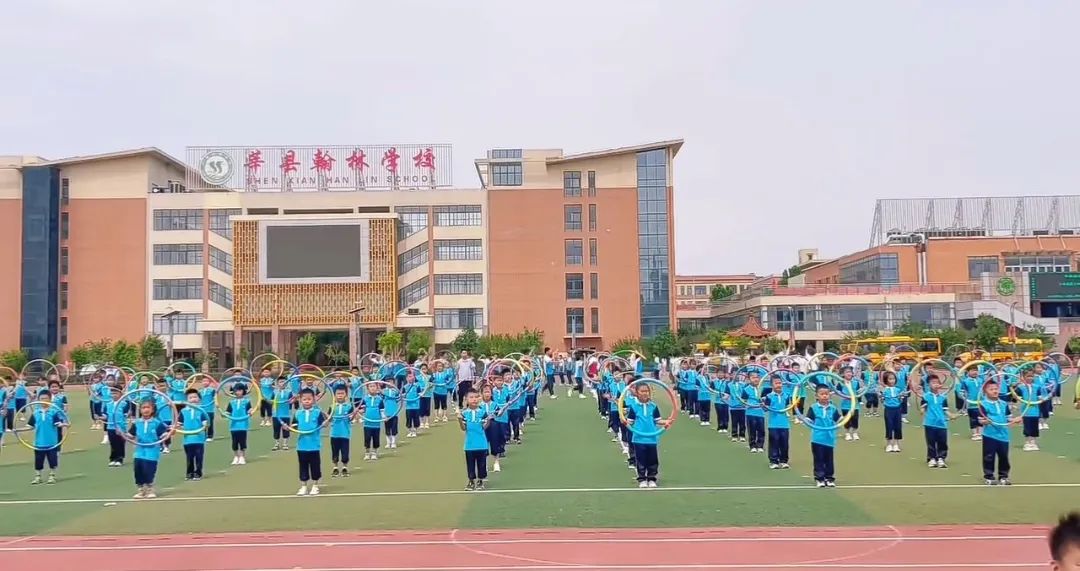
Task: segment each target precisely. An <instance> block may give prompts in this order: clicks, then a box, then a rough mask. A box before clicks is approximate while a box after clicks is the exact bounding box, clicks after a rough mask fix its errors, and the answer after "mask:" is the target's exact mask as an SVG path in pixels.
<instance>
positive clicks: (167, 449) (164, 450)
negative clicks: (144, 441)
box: [161, 446, 169, 454]
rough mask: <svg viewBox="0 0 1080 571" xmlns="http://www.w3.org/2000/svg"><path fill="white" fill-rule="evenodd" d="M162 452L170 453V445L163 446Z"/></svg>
mask: <svg viewBox="0 0 1080 571" xmlns="http://www.w3.org/2000/svg"><path fill="white" fill-rule="evenodd" d="M161 453H162V454H168V453H169V447H168V446H166V447H165V448H162V449H161Z"/></svg>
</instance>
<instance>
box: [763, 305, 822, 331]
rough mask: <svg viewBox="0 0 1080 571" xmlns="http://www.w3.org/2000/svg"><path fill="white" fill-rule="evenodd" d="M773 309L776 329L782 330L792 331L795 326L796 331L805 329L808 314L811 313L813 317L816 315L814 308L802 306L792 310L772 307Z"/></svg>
mask: <svg viewBox="0 0 1080 571" xmlns="http://www.w3.org/2000/svg"><path fill="white" fill-rule="evenodd" d="M771 311H772V313H773V314H772V315H771V317H772V318H773V319H774V320H775V323H776V329H778V330H780V331H791V330H792V328H794V329H795V331H805V330H806V315H807V314H808V313H809V314H810V317H811V318H813V316H814V310H813V308H811V309H809V310H806V309H802V308H796V309H791V310H788V309H772V310H771ZM793 320H794V322H793Z"/></svg>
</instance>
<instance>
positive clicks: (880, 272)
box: [839, 254, 900, 284]
mask: <svg viewBox="0 0 1080 571" xmlns="http://www.w3.org/2000/svg"><path fill="white" fill-rule="evenodd" d="M839 282H840V283H842V284H898V283H900V261H899V258H898V256H897V255H896V254H878V255H875V256H868V257H866V258H862V259H860V260H856V261H854V262H851V263H849V264H844V265H842V266H840V275H839Z"/></svg>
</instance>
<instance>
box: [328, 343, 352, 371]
mask: <svg viewBox="0 0 1080 571" xmlns="http://www.w3.org/2000/svg"><path fill="white" fill-rule="evenodd" d="M323 354H324V355H326V362H328V363H330V364H331V365H334V366H337V367H340V366H342V365H348V364H349V351H348V350H347V349H345V348H344V347H342V345H341V343H331V344H330V345H327V346H326V348H325V349H323Z"/></svg>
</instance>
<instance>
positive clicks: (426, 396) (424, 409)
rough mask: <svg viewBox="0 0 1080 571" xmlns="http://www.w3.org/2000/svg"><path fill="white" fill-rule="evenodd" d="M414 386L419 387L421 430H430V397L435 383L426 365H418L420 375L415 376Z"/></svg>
mask: <svg viewBox="0 0 1080 571" xmlns="http://www.w3.org/2000/svg"><path fill="white" fill-rule="evenodd" d="M416 384H417V385H419V386H420V424H419V427H420V428H421V429H427V428H431V420H430V419H431V395H432V393H433V391H434V390H435V383H434V382H433V381H432V378H431V371H430V370H429V369H428V366H427V363H424V364H422V365H420V373H419V374H417V375H416Z"/></svg>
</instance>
